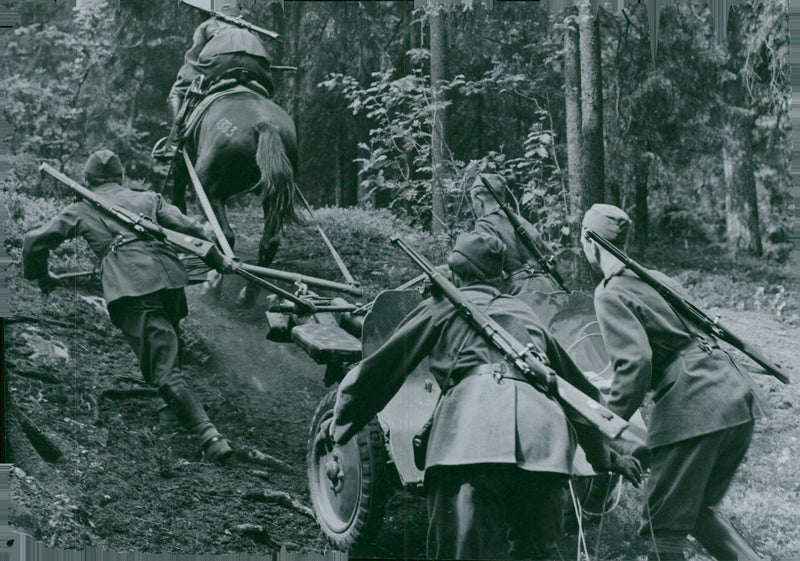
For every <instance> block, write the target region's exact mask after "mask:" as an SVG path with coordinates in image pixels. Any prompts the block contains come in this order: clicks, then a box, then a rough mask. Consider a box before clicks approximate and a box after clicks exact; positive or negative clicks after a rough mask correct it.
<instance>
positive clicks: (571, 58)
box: [564, 16, 584, 212]
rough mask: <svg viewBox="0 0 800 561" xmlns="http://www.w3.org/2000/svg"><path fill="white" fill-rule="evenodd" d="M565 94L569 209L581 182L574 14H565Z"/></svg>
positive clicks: (577, 197)
mask: <svg viewBox="0 0 800 561" xmlns="http://www.w3.org/2000/svg"><path fill="white" fill-rule="evenodd" d="M564 97H565V98H566V114H567V180H568V181H567V184H568V185H569V193H570V201H571V209H570V212H577V211H579V210H580V208H581V202H580V199H581V190H582V185H583V183H584V182H583V150H582V146H581V145H582V143H583V140H582V138H581V121H582V117H581V67H580V46H579V44H578V26H577V22H576V21H575V18H574V17H572V16H570V17H568V18H567V21H566V27H565V29H564Z"/></svg>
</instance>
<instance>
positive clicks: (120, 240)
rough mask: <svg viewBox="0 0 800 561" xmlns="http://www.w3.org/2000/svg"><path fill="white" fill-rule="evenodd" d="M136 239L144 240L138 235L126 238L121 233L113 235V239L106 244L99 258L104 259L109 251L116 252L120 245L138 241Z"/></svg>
mask: <svg viewBox="0 0 800 561" xmlns="http://www.w3.org/2000/svg"><path fill="white" fill-rule="evenodd" d="M138 241H144V240H142V238H139V237H136V236H134V237H132V238H126V237H125V236H123V235H122V234H118V235H117V236H115V237H114V239H113V240H112V241H111V243H110V244H108V247H107V248H106V250H105V251H104V252H103V256H102V257H101V258H100V260H101V261H102V260H103V259H105V257H106V256H107V255H108V254H109V253H116V252H117V250H118V249H119V248H120V247H122V246H123V245H128V244H129V243H133V242H138Z"/></svg>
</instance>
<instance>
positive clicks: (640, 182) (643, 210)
mask: <svg viewBox="0 0 800 561" xmlns="http://www.w3.org/2000/svg"><path fill="white" fill-rule="evenodd" d="M649 178H650V158H649V157H647V156H646V155H638V156H637V162H636V169H635V172H634V176H633V184H634V195H633V198H634V209H633V231H634V240H633V242H634V249H635V251H636V254H637V255H638V256H639V257H642V256H643V255H644V252H645V251H646V249H647V232H648V230H649V228H650V223H649V218H648V216H649V215H648V209H647V192H648V189H647V183H648V180H649Z"/></svg>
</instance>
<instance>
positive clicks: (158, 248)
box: [22, 150, 232, 461]
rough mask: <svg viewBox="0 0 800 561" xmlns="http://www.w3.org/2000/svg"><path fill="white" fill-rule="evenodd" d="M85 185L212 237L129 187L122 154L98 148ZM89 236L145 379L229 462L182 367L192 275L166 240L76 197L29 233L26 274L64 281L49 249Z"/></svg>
mask: <svg viewBox="0 0 800 561" xmlns="http://www.w3.org/2000/svg"><path fill="white" fill-rule="evenodd" d="M84 176H85V179H86V183H88V185H89V188H91V189H92V190H93V191H94V192H95V193H96V194H97V195H98V196H99V197H101V198H103V199H104V200H106V201H108V202H110V203H112V204H114V205H118V206H120V207H122V208H125V209H127V210H129V211H131V212H133V213H135V214H141V215H142V216H144V217H146V218H149V219H151V220H153V221H154V222H156V223H158V224H160V225H162V226H164V227H166V228H170V229H172V230H177V231H179V232H183V233H186V234H189V235H192V236H196V237H202V238H206V237H207V236H206V235H205V233H204V230H203V228H202V227H201V226H200V224H198V223H196V222H195V221H194V220H192V219H191V218H189V217H187V216H184V215H183V214H182V213H181V212H180V211H179V210H178V209H177V208H176V207H174V206H173V205H171V204H168V203H167V202H165V201H164V200H163V199H162V198H161V195H157V194H156V193H153V192H151V191H137V190H134V189H127V188H125V187H122V186H121V185H120V183H121V182H122V177H123V169H122V164H121V163H120V161H119V158H118V157H117V155H116V154H114V153H113V152H111V151H110V150H98V151H97V152H95V153H94V154H92V155H91V156H90V157H89V159H88V160H87V161H86V165H85V167H84ZM78 236H80V237H82V238H83V239H85V240H86V241H87V242H88V244H89V247H90V248H91V249H92V251H93V252H94V254H95V255H96V256H97V258H98V259H99V261H100V270H101V272H102V283H103V296H104V298H105V300H106V305H107V307H108V314H109V316H110V318H111V322H112V323H113V324H114V325H115V326H116V327H118V328H119V329H120V330H122V332H123V334H124V335H125V338H126V339H127V341H128V344H130V346H131V348H132V349H133V352H134V353H135V354H136V356H137V358H138V359H139V364H140V367H141V371H142V375H143V376H144V379H145V381H147V382H148V383H149V384H150V385H152V386H153V387H155V388H158V393H159V395H160V396H161V397H162V398H163V399H164V401H165V402H166V403H167V405H168V406H169V408H170V409H171V410H172V412H173V413H174V414H175V416H176V417H177V418H178V420H179V421H180V422H181V423H182V424H183V426H184V427H185V428H186V429H187V430H188V431H189V432H190V434H192V435H193V436H195V437H196V438H197V439H198V441H199V443H200V446H201V448H202V450H203V452H204V453H205V455H206V457H207V458H208V459H209V460H212V461H224V460H225V459H226V458H228V457H229V456H230V455H231V453H232V451H231V448H230V446H229V445H228V442H227V441H226V440H225V439H224V438H222V436H221V435H220V434H219V432H218V431H217V429H216V428H215V427H214V425H213V424H212V423H211V421H210V420H209V418H208V415H207V414H206V412H205V409H204V408H203V405H202V404H201V403H200V401H199V400H198V398H197V396H196V395H195V393H194V392H193V391H192V390H191V389H189V387H188V385H187V383H186V379H185V377H184V375H183V371H182V369H181V365H180V357H179V343H178V341H179V322H180V320H181V319H182V318H183V317H185V316H186V314H187V305H186V296H185V294H184V291H183V288H184V287H185V286H186V285H187V284H188V278H187V276H186V272H185V271H184V269H183V266H182V265H181V262H180V260H179V259H178V256H177V255H176V254H175V252H174V251H173V250H172V248H170V247H169V246H167V245H166V244H164V243H161V242H159V241H156V240H153V239H148V238H143V237H139V236H137V235H135V234H134V233H133V232H131V231H130V230H129V229H128V228H126V227H125V226H123V225H122V224H120V223H118V222H116V221H114V220H113V219H111V218H108V217H107V216H106V215H105V214H102V213H101V212H100V211H99V210H98V209H97V208H95V207H94V206H92V204H91V203H89V202H88V201H83V200H82V201H80V202H76V203H74V204H72V205H70V206H68V207H67V208H65V209H64V210H62V211H61V212H59V213H58V214H57V215H56V216H54V217H53V218H52V219H50V221H49V222H48V223H47V224H44V225H43V226H40V227H39V228H36V229H35V230H32V231H30V232H28V233H27V234H26V235H25V240H24V244H23V249H22V262H23V269H24V274H25V278H26V279H29V280H35V281H38V282H39V286H40V287H41V288H42V291H44V292H47V291H49V290H52V289H53V288H54V287H55V285H56V284H57V282H58V281H56V279H55V278H54V277H52V275H50V273H49V272H48V267H47V261H48V256H49V253H50V250H53V249H55V248H57V247H58V246H59V245H61V243H62V242H64V241H65V240H67V239H70V238H75V237H78Z"/></svg>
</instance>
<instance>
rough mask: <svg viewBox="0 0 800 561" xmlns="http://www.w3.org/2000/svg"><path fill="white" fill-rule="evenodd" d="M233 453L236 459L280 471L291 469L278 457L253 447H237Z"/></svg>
mask: <svg viewBox="0 0 800 561" xmlns="http://www.w3.org/2000/svg"><path fill="white" fill-rule="evenodd" d="M234 454H235V455H236V459H238V460H239V461H242V462H249V463H251V464H257V465H260V466H266V467H268V468H270V469H273V470H275V471H280V472H282V473H287V472H290V471H292V466H290V465H289V464H287V463H286V462H284V461H283V460H279V459H278V458H275V457H273V456H270V455H269V454H265V453H264V452H261V451H259V450H256V449H255V448H245V447H243V448H237V449H236V450H234Z"/></svg>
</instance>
